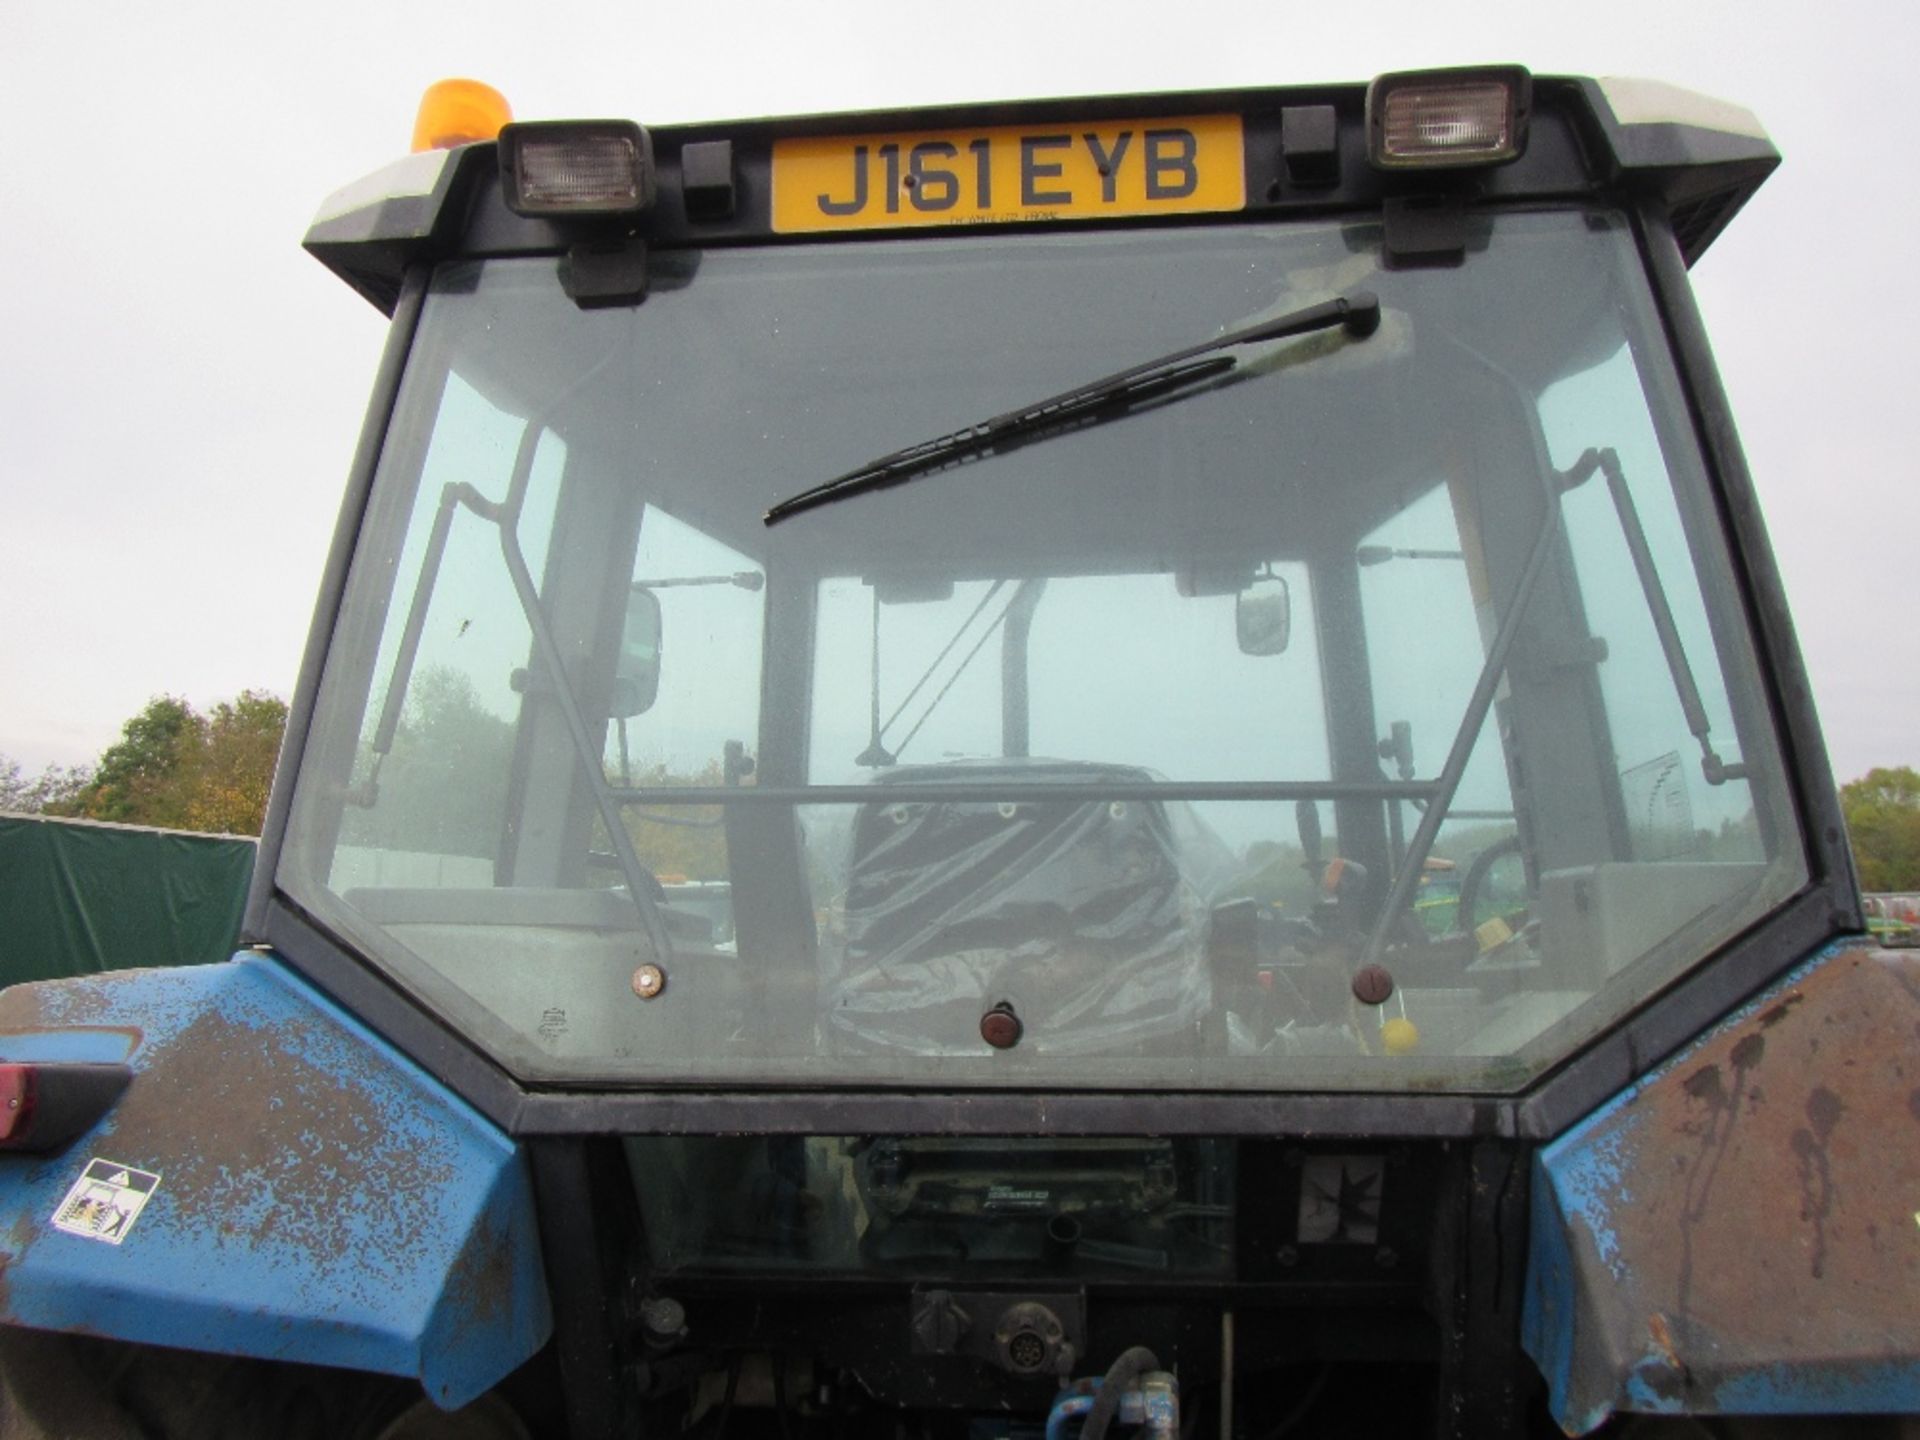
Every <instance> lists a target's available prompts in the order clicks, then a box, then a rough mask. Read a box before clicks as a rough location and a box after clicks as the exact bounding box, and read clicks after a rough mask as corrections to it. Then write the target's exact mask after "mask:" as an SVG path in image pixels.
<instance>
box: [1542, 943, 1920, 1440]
mask: <svg viewBox="0 0 1920 1440" xmlns="http://www.w3.org/2000/svg"><path fill="white" fill-rule="evenodd" d="M1917 1036H1920V955H1915V954H1914V953H1913V952H1897V951H1885V950H1876V949H1873V948H1871V947H1870V946H1868V945H1866V944H1862V943H1860V942H1844V943H1841V944H1838V945H1834V946H1831V947H1828V948H1827V949H1825V950H1823V951H1821V952H1820V953H1818V954H1817V955H1815V956H1814V957H1812V958H1811V959H1810V960H1808V961H1807V962H1806V963H1805V964H1803V965H1801V966H1800V967H1798V968H1797V969H1795V970H1794V971H1793V972H1792V973H1791V974H1789V975H1788V976H1787V977H1786V978H1785V979H1784V980H1782V981H1781V982H1779V983H1778V984H1776V985H1774V986H1773V987H1771V988H1770V989H1769V990H1768V991H1767V992H1766V993H1765V994H1763V995H1762V996H1760V997H1759V998H1758V999H1756V1000H1754V1001H1753V1002H1751V1003H1750V1004H1747V1005H1744V1006H1742V1007H1741V1008H1740V1009H1738V1010H1737V1011H1735V1012H1734V1013H1732V1014H1730V1015H1729V1016H1727V1017H1726V1018H1725V1019H1724V1020H1722V1021H1721V1022H1720V1023H1719V1024H1717V1025H1716V1026H1715V1027H1714V1028H1713V1029H1712V1030H1711V1031H1710V1032H1708V1033H1707V1034H1705V1035H1703V1036H1701V1037H1700V1038H1699V1039H1698V1040H1697V1041H1695V1042H1694V1043H1693V1044H1691V1045H1690V1046H1688V1047H1687V1048H1686V1049H1685V1050H1684V1051H1682V1052H1681V1053H1679V1054H1677V1055H1675V1056H1674V1057H1673V1058H1672V1059H1670V1060H1669V1061H1667V1062H1666V1063H1664V1064H1663V1065H1661V1066H1660V1067H1659V1068H1658V1069H1656V1070H1655V1071H1653V1072H1652V1073H1651V1074H1649V1075H1647V1076H1645V1077H1644V1078H1643V1079H1641V1080H1640V1081H1639V1082H1637V1083H1636V1084H1634V1085H1632V1086H1630V1087H1628V1088H1627V1089H1626V1090H1624V1091H1622V1092H1621V1093H1620V1094H1619V1095H1617V1096H1615V1097H1614V1098H1613V1099H1611V1100H1609V1101H1608V1102H1607V1103H1606V1104H1605V1105H1603V1106H1601V1107H1600V1108H1599V1109H1598V1110H1596V1111H1595V1112H1594V1113H1593V1114H1591V1115H1589V1116H1587V1117H1586V1118H1585V1119H1583V1120H1582V1121H1580V1122H1579V1123H1578V1124H1577V1125H1576V1126H1574V1127H1573V1128H1572V1129H1571V1130H1570V1131H1569V1132H1568V1133H1567V1134H1565V1135H1564V1136H1562V1137H1560V1138H1559V1139H1558V1140H1556V1141H1554V1142H1553V1143H1552V1144H1550V1145H1547V1146H1545V1147H1544V1148H1543V1149H1542V1150H1541V1151H1540V1152H1539V1153H1538V1154H1537V1156H1536V1157H1535V1161H1534V1173H1533V1200H1532V1232H1531V1237H1532V1239H1531V1250H1530V1254H1529V1258H1528V1275H1527V1287H1526V1300H1525V1307H1524V1312H1523V1318H1522V1343H1523V1345H1524V1347H1525V1349H1526V1350H1527V1353H1528V1354H1529V1355H1531V1356H1532V1357H1533V1359H1534V1361H1535V1363H1536V1364H1537V1365H1538V1366H1539V1367H1540V1370H1541V1373H1542V1374H1543V1375H1544V1376H1545V1378H1546V1381H1547V1385H1548V1391H1549V1397H1550V1405H1551V1408H1552V1411H1553V1415H1554V1418H1555V1419H1556V1420H1557V1421H1558V1422H1559V1423H1560V1425H1561V1427H1562V1428H1563V1429H1565V1430H1566V1431H1567V1433H1569V1434H1576V1435H1577V1434H1585V1433H1587V1432H1588V1431H1590V1430H1592V1429H1594V1428H1596V1427H1598V1426H1599V1425H1601V1424H1602V1423H1604V1422H1605V1420H1606V1419H1607V1417H1608V1416H1609V1415H1610V1414H1612V1413H1613V1412H1615V1411H1630V1412H1636V1413H1647V1414H1661V1413H1664V1414H1728V1415H1733V1414H1803V1415H1841V1414H1862V1413H1872V1414H1912V1413H1920V1307H1916V1306H1915V1305H1914V1303H1913V1300H1914V1296H1915V1295H1916V1294H1920V1226H1916V1224H1915V1218H1916V1217H1915V1211H1916V1208H1917V1207H1920V1061H1916V1060H1915V1058H1914V1057H1915V1056H1916V1054H1920V1050H1917V1049H1916V1045H1915V1039H1916V1037H1917Z"/></svg>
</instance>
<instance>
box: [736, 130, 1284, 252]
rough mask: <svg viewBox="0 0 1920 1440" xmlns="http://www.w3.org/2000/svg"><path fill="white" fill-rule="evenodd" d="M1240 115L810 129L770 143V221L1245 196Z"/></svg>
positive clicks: (960, 217)
mask: <svg viewBox="0 0 1920 1440" xmlns="http://www.w3.org/2000/svg"><path fill="white" fill-rule="evenodd" d="M1245 175H1246V169H1245V163H1244V160H1243V158H1242V153H1241V139H1240V117H1239V116H1238V115H1194V116H1187V117H1185V118H1181V119H1172V120H1115V121H1103V122H1101V123H1099V124H1095V125H1066V124H1061V125H1004V126H991V127H986V128H982V129H979V130H946V131H922V132H919V133H916V134H907V135H839V136H827V137H813V136H809V137H807V138H805V139H796V140H777V141H775V142H774V146H773V228H774V229H775V230H776V231H778V232H781V233H783V234H800V233H804V232H807V231H815V230H886V229H895V228H898V227H901V226H908V225H987V224H1005V223H1008V222H1011V221H1019V220H1093V219H1101V218H1105V217H1110V216H1119V215H1188V214H1194V213H1196V212H1199V211H1209V210H1238V209H1240V208H1241V206H1243V205H1244V204H1245V203H1246V180H1245Z"/></svg>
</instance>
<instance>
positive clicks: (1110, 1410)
mask: <svg viewBox="0 0 1920 1440" xmlns="http://www.w3.org/2000/svg"><path fill="white" fill-rule="evenodd" d="M1159 1368H1160V1357H1159V1356H1157V1355H1155V1354H1154V1353H1153V1351H1151V1350H1149V1349H1147V1348H1146V1346H1144V1345H1135V1346H1134V1347H1133V1348H1132V1349H1131V1350H1122V1351H1121V1352H1120V1356H1119V1358H1118V1359H1116V1360H1115V1361H1114V1362H1113V1364H1112V1365H1110V1366H1108V1367H1107V1374H1106V1378H1105V1379H1103V1380H1102V1381H1101V1382H1100V1391H1099V1393H1098V1394H1097V1395H1095V1396H1094V1397H1093V1408H1092V1409H1091V1410H1089V1411H1087V1423H1086V1424H1084V1425H1082V1426H1081V1427H1080V1440H1107V1430H1108V1428H1109V1427H1111V1426H1112V1424H1113V1417H1114V1416H1115V1415H1117V1414H1119V1413H1120V1397H1121V1396H1122V1395H1124V1394H1126V1393H1127V1391H1129V1390H1131V1389H1133V1388H1134V1387H1135V1386H1137V1385H1138V1384H1139V1383H1140V1377H1141V1376H1142V1375H1144V1374H1146V1373H1147V1372H1148V1371H1149V1370H1158V1369H1159Z"/></svg>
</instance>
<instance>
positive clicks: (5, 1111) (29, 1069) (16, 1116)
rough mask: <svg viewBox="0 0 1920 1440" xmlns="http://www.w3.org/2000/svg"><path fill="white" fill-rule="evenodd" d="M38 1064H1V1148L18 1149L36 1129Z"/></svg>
mask: <svg viewBox="0 0 1920 1440" xmlns="http://www.w3.org/2000/svg"><path fill="white" fill-rule="evenodd" d="M35 1069H36V1067H35V1066H32V1065H0V1149H18V1148H20V1147H21V1142H22V1140H24V1139H25V1137H26V1136H28V1135H30V1134H32V1133H33V1101H34V1096H35V1093H36V1092H37V1091H38V1090H39V1086H38V1084H36V1083H35V1074H34V1072H35Z"/></svg>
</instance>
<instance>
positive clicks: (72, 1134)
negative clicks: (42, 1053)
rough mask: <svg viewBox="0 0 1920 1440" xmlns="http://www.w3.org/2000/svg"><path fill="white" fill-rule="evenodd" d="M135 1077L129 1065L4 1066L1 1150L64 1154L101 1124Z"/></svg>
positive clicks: (1, 1070) (24, 1063) (51, 1063)
mask: <svg viewBox="0 0 1920 1440" xmlns="http://www.w3.org/2000/svg"><path fill="white" fill-rule="evenodd" d="M132 1078H133V1072H132V1071H131V1070H129V1069H128V1068H127V1067H126V1066H125V1065H89V1064H86V1063H84V1062H80V1061H73V1060H26V1061H20V1060H9V1061H0V1150H25V1151H29V1152H40V1151H47V1150H58V1149H61V1148H62V1147H63V1146H65V1145H67V1144H69V1143H70V1142H71V1141H73V1140H74V1139H76V1138H77V1137H79V1136H81V1135H84V1134H85V1133H86V1132H87V1131H89V1130H91V1129H92V1128H93V1127H94V1126H95V1125H97V1124H99V1122H100V1119H101V1117H102V1116H104V1115H105V1114H106V1113H107V1111H109V1110H111V1109H112V1108H113V1102H114V1101H116V1100H118V1099H119V1098H120V1092H121V1091H123V1090H125V1089H126V1088H127V1082H128V1081H129V1080H131V1079H132Z"/></svg>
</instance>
